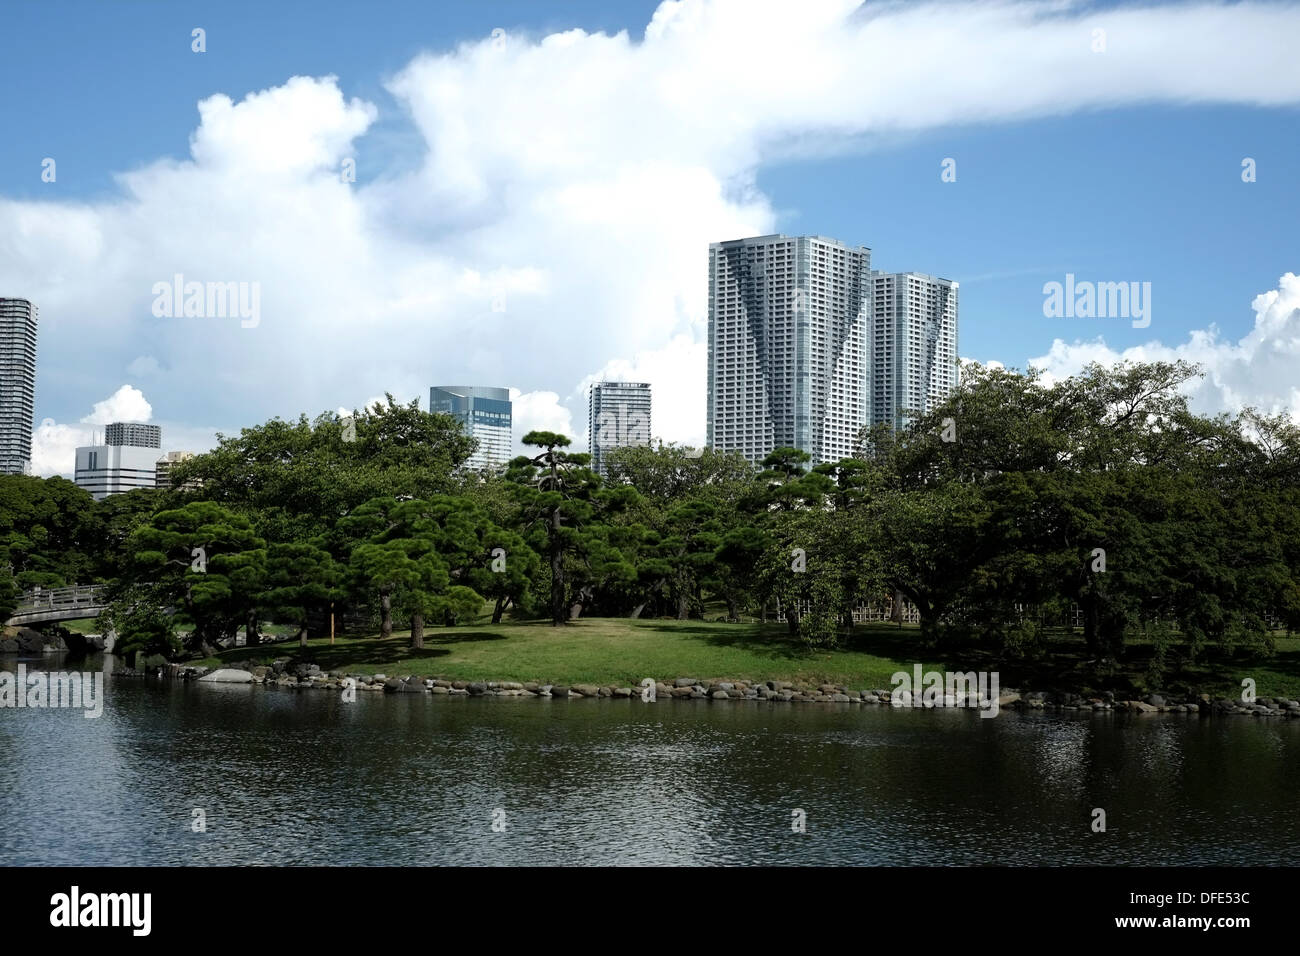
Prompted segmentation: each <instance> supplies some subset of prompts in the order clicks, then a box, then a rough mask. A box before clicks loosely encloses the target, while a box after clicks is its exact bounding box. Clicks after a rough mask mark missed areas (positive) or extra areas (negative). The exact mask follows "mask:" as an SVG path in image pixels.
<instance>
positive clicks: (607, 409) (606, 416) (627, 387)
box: [587, 382, 650, 478]
mask: <svg viewBox="0 0 1300 956" xmlns="http://www.w3.org/2000/svg"><path fill="white" fill-rule="evenodd" d="M587 413H588V414H587V427H588V429H589V434H590V435H591V468H592V470H593V471H595V472H596V473H597V474H598V475H600V476H601V477H602V478H604V477H605V476H606V473H607V472H608V470H609V461H608V456H609V453H610V452H611V451H613V450H614V449H615V448H627V447H629V446H632V445H648V444H650V386H649V385H648V384H647V383H645V382H596V383H595V384H593V385H592V386H591V394H590V396H589V397H588V402H587Z"/></svg>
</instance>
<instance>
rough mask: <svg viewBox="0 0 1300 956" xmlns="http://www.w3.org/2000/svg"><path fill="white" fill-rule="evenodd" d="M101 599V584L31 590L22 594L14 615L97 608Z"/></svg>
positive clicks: (102, 588)
mask: <svg viewBox="0 0 1300 956" xmlns="http://www.w3.org/2000/svg"><path fill="white" fill-rule="evenodd" d="M103 597H104V586H103V585H102V584H87V585H74V586H73V587H68V588H32V589H31V590H30V591H24V592H23V593H22V596H21V597H20V598H19V599H18V606H17V607H16V608H15V609H14V614H27V613H31V612H33V611H64V610H68V609H71V608H79V607H85V608H91V607H97V606H99V605H100V604H102V603H103Z"/></svg>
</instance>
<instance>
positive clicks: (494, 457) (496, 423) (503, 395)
mask: <svg viewBox="0 0 1300 956" xmlns="http://www.w3.org/2000/svg"><path fill="white" fill-rule="evenodd" d="M429 411H430V412H435V413H438V414H442V415H451V416H452V417H453V418H456V419H458V420H459V421H460V423H461V425H462V426H463V427H464V428H465V431H466V432H468V433H469V434H470V435H472V436H473V437H475V438H477V439H478V450H477V451H475V452H474V454H473V456H471V458H470V460H469V461H468V462H467V463H466V464H467V466H468V467H470V468H474V469H479V468H494V467H497V466H500V465H504V464H506V463H507V462H509V461H510V457H511V456H510V449H511V444H512V439H511V403H510V389H508V388H493V387H491V386H487V385H435V386H434V387H433V388H431V389H429Z"/></svg>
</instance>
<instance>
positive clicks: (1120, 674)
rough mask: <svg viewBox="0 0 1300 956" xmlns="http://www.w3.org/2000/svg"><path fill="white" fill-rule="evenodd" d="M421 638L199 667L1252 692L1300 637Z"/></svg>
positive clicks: (594, 626)
mask: <svg viewBox="0 0 1300 956" xmlns="http://www.w3.org/2000/svg"><path fill="white" fill-rule="evenodd" d="M424 641H425V646H424V649H423V650H420V651H413V650H412V649H411V648H410V646H409V645H410V635H409V633H407V632H404V631H399V632H395V633H394V635H393V637H392V638H390V639H389V640H387V641H384V640H380V639H379V638H378V637H362V638H354V637H347V638H344V637H340V638H338V639H337V640H336V641H335V643H334V644H333V645H331V644H330V642H329V638H322V639H315V640H312V641H310V642H309V643H308V647H307V650H306V652H305V653H304V652H302V651H301V650H300V649H299V647H298V645H297V643H296V642H290V643H283V644H275V645H270V646H264V647H252V648H247V647H239V648H233V649H231V650H228V651H224V652H222V653H221V654H220V655H219V656H218V657H216V658H211V659H208V660H206V661H201V662H199V663H202V664H205V665H207V666H209V667H217V666H227V667H229V666H237V665H240V664H249V665H253V664H258V663H263V664H269V663H270V662H271V661H272V660H273V659H275V658H277V657H286V656H293V657H294V658H295V659H298V660H308V661H311V662H313V663H316V664H318V665H320V667H321V668H322V669H323V670H327V671H345V672H349V673H357V674H374V673H385V674H389V675H391V676H405V675H407V674H418V675H421V676H425V677H441V678H445V679H448V680H514V681H530V680H535V681H540V682H543V683H562V684H574V683H591V684H615V685H622V686H634V685H636V684H638V683H639V682H640V681H641V679H642V678H644V677H655V678H659V679H665V678H667V679H671V678H674V677H696V678H700V679H701V680H708V679H711V678H713V679H720V678H738V679H741V680H751V681H753V680H760V681H761V680H787V681H792V682H795V683H813V684H816V683H823V682H828V683H833V684H843V685H845V686H847V687H849V688H851V689H855V690H858V689H869V688H885V689H888V688H890V687H891V686H892V685H891V683H890V680H889V678H890V675H891V674H893V673H895V672H896V671H899V670H906V671H909V672H910V671H911V670H912V668H913V666H914V665H915V664H917V663H920V664H921V665H922V666H923V667H924V668H925V669H926V670H930V669H937V670H963V671H965V670H996V671H999V672H1000V674H1001V678H1000V682H1001V685H1002V686H1003V687H1019V688H1022V689H1040V690H1052V689H1059V690H1073V691H1083V692H1089V691H1099V690H1102V689H1112V690H1115V692H1116V693H1117V694H1119V695H1120V696H1122V697H1123V696H1135V695H1139V694H1141V693H1145V692H1146V691H1147V690H1150V689H1155V690H1167V691H1177V692H1192V693H1199V692H1205V693H1210V694H1214V695H1215V696H1232V697H1237V696H1239V695H1240V693H1241V681H1242V679H1243V678H1246V677H1250V678H1253V679H1254V680H1255V683H1256V693H1257V694H1258V695H1259V696H1261V697H1268V696H1285V697H1291V698H1300V638H1278V640H1277V653H1276V654H1275V655H1274V656H1273V657H1271V658H1262V657H1247V656H1243V657H1241V658H1239V659H1233V658H1228V657H1226V656H1224V655H1221V654H1220V655H1218V656H1210V657H1207V658H1206V659H1205V660H1204V661H1202V662H1198V663H1197V664H1195V665H1189V666H1186V667H1175V668H1171V669H1170V670H1169V671H1168V672H1167V674H1166V677H1165V679H1164V680H1163V681H1162V682H1161V684H1160V686H1159V687H1154V686H1151V687H1149V686H1148V684H1147V680H1146V677H1145V674H1146V666H1147V661H1148V659H1149V648H1147V647H1144V646H1143V645H1141V644H1135V645H1133V646H1132V647H1131V648H1130V651H1129V653H1128V655H1127V656H1126V659H1125V661H1124V663H1123V666H1122V667H1121V668H1120V669H1119V671H1117V672H1116V673H1115V674H1113V675H1110V676H1109V677H1106V678H1104V679H1101V678H1098V677H1097V676H1096V675H1095V674H1094V673H1093V672H1092V671H1091V669H1090V667H1089V665H1088V662H1087V661H1086V657H1087V655H1086V651H1085V648H1084V645H1083V642H1082V640H1081V639H1080V638H1079V636H1078V635H1077V634H1069V633H1064V632H1063V633H1062V634H1061V635H1059V636H1058V637H1057V638H1056V639H1054V640H1051V641H1049V642H1047V644H1046V646H1045V647H1044V648H1043V653H1042V654H1041V655H1040V656H1038V657H1037V658H1033V659H1013V660H999V659H997V658H995V657H994V656H992V655H990V654H988V653H986V652H980V651H971V652H961V651H957V652H952V653H950V654H945V653H942V652H938V651H935V650H933V649H930V650H927V649H925V648H923V647H922V646H921V645H920V642H919V634H918V631H917V629H916V628H915V627H912V626H903V627H899V626H897V625H893V624H868V625H859V626H858V627H857V628H855V630H854V633H853V635H852V636H851V637H850V638H849V639H847V641H845V642H844V643H843V645H842V646H841V647H840V648H838V649H836V650H812V649H809V648H808V647H806V646H805V645H804V644H803V643H802V642H801V641H799V640H797V639H795V640H792V639H791V638H790V636H789V635H788V634H787V633H786V629H785V626H784V625H783V624H768V625H761V624H727V623H720V622H717V623H715V622H703V621H672V620H636V621H634V620H630V619H627V618H592V619H585V620H580V621H576V622H573V623H570V624H568V625H566V626H564V627H560V628H553V627H551V626H550V625H549V624H547V623H544V622H535V623H522V624H520V623H510V624H498V625H491V624H479V625H470V626H465V627H458V628H443V627H431V628H427V629H426V630H425V637H424Z"/></svg>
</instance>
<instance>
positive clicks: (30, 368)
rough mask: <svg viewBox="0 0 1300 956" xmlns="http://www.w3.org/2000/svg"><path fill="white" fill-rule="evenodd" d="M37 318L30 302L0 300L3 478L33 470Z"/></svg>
mask: <svg viewBox="0 0 1300 956" xmlns="http://www.w3.org/2000/svg"><path fill="white" fill-rule="evenodd" d="M36 318H37V310H36V306H34V305H32V303H31V302H29V301H28V300H26V299H0V475H6V474H7V475H24V474H28V473H30V472H31V468H32V420H33V415H34V413H35V400H36Z"/></svg>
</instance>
